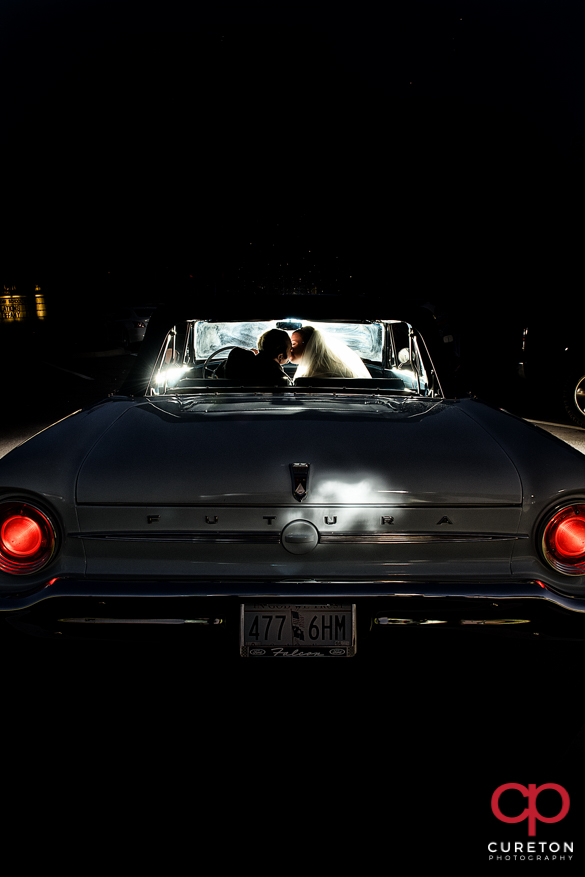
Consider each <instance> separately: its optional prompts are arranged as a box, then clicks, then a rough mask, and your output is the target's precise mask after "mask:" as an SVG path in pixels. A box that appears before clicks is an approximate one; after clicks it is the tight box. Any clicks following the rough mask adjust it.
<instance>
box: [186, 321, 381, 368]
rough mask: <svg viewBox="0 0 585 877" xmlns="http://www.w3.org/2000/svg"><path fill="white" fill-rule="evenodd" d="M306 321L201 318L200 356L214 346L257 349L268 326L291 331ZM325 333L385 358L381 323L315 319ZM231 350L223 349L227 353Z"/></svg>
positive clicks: (373, 356) (369, 355) (378, 358)
mask: <svg viewBox="0 0 585 877" xmlns="http://www.w3.org/2000/svg"><path fill="white" fill-rule="evenodd" d="M302 325H303V322H302V321H301V320H295V319H291V318H288V319H285V320H266V321H265V322H258V321H254V322H248V323H242V322H234V323H232V322H199V323H197V324H196V330H195V354H196V357H197V359H207V357H208V356H210V355H211V354H212V353H213V351H214V350H218V349H219V348H220V347H225V346H227V345H235V346H237V347H247V348H250V349H254V348H256V347H257V346H258V338H259V337H260V335H262V334H263V333H264V332H266V331H267V330H268V329H277V328H278V329H286V330H287V331H288V332H289V334H292V332H294V331H295V330H296V329H299V328H300V327H301V326H302ZM311 325H313V326H316V327H317V328H318V329H320V330H321V331H322V332H324V333H325V335H326V336H329V337H334V338H338V339H340V340H341V341H344V342H345V344H347V346H348V347H350V348H351V349H352V350H354V351H355V352H356V353H357V354H358V356H360V357H361V358H362V359H368V360H371V361H372V362H382V357H383V346H384V345H383V328H382V324H381V323H324V322H319V321H312V323H311ZM228 353H229V351H227V350H226V351H224V352H223V356H224V357H226V356H227V355H228Z"/></svg>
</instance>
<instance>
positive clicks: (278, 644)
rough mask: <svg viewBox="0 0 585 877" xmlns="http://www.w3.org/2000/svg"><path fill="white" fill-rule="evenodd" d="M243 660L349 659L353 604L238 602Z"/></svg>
mask: <svg viewBox="0 0 585 877" xmlns="http://www.w3.org/2000/svg"><path fill="white" fill-rule="evenodd" d="M240 646H241V649H240V651H241V655H242V657H244V658H351V657H353V656H354V655H355V650H356V645H355V603H351V604H339V603H318V604H317V603H314V604H307V603H303V604H296V603H242V607H241V623H240Z"/></svg>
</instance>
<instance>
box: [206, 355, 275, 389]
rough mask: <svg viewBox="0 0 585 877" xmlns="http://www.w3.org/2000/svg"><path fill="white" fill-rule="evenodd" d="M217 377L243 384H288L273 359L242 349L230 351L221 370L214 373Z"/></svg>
mask: <svg viewBox="0 0 585 877" xmlns="http://www.w3.org/2000/svg"><path fill="white" fill-rule="evenodd" d="M216 375H217V376H218V377H222V378H235V379H236V380H241V381H242V383H245V384H250V385H252V386H253V385H254V384H259V385H260V386H261V385H263V384H269V385H277V386H279V385H282V386H286V385H287V384H290V380H289V379H288V377H287V374H286V372H285V371H284V369H283V368H282V367H281V366H280V365H279V364H278V363H277V362H276V360H274V359H270V357H269V356H267V355H266V354H265V353H263V352H262V351H260V352H259V353H257V354H255V353H253V352H252V351H251V350H246V348H244V347H234V349H233V350H230V352H229V355H228V358H227V360H226V362H225V366H224V367H223V369H218V370H217V372H216Z"/></svg>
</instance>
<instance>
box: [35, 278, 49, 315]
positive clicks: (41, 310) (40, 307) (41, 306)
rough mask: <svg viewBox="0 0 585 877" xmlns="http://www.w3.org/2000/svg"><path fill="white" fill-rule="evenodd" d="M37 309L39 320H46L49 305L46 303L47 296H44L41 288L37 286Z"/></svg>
mask: <svg viewBox="0 0 585 877" xmlns="http://www.w3.org/2000/svg"><path fill="white" fill-rule="evenodd" d="M35 309H36V314H37V319H39V320H45V319H46V317H47V303H46V302H45V296H44V295H43V294H42V292H41V287H40V286H35Z"/></svg>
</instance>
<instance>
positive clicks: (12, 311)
mask: <svg viewBox="0 0 585 877" xmlns="http://www.w3.org/2000/svg"><path fill="white" fill-rule="evenodd" d="M13 288H15V287H13ZM7 289H10V287H6V286H5V287H4V292H5V293H6V291H7ZM25 320H26V299H25V297H24V296H23V295H16V294H14V295H10V294H9V295H6V294H5V295H0V323H22V322H24V321H25Z"/></svg>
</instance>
